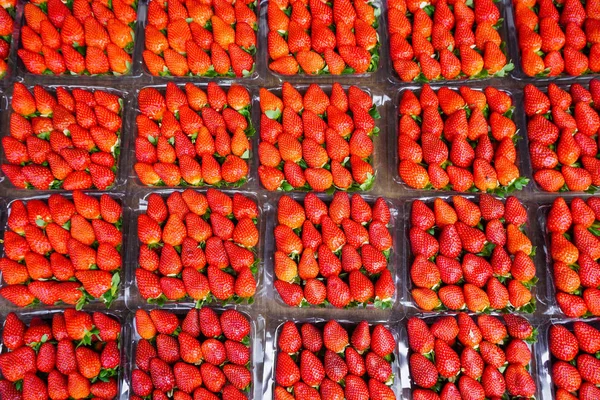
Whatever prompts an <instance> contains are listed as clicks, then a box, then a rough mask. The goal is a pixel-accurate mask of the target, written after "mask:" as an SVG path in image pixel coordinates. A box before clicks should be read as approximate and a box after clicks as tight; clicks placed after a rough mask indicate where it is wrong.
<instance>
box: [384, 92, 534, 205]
mask: <svg viewBox="0 0 600 400" xmlns="http://www.w3.org/2000/svg"><path fill="white" fill-rule="evenodd" d="M454 83H456V85H454ZM460 83H461V82H452V84H453V86H447V85H444V87H447V88H448V89H452V90H454V91H457V90H458V89H459V88H460V87H461V86H469V87H470V88H471V89H475V90H478V91H483V89H485V88H486V87H487V86H493V87H495V88H498V89H500V90H502V91H504V92H506V93H508V94H509V95H510V97H511V99H512V104H513V107H514V111H513V116H512V120H513V122H514V123H515V125H516V126H517V133H516V134H517V135H519V136H526V134H525V133H524V131H523V127H522V123H521V122H522V121H521V119H522V115H523V110H522V107H520V105H521V104H522V97H520V96H521V93H520V92H521V89H517V88H515V89H513V88H507V87H506V86H505V85H496V84H494V82H487V81H486V82H479V84H478V85H461V84H460ZM432 88H433V90H434V91H435V92H436V93H437V91H438V90H439V87H434V86H433V85H432ZM405 91H412V92H414V93H415V94H416V95H417V97H418V96H419V94H420V91H421V86H414V85H412V86H407V87H402V88H400V89H398V90H395V91H394V97H393V102H391V104H390V106H388V107H389V110H388V115H390V117H388V120H389V124H390V128H389V132H390V134H388V144H387V150H388V160H389V161H388V164H390V165H391V162H392V160H393V168H394V169H393V172H390V173H391V174H393V175H392V177H393V178H392V179H393V180H394V182H395V183H396V184H398V185H400V191H401V192H402V193H404V194H406V195H409V196H410V197H423V196H424V197H428V196H435V195H436V194H439V195H445V194H468V193H466V192H457V191H454V190H436V189H430V190H425V189H414V188H411V187H409V186H408V185H407V184H406V183H404V181H402V179H401V178H400V175H399V173H398V165H399V163H400V160H399V158H398V134H399V132H398V130H399V126H398V123H399V120H400V118H399V114H398V112H399V106H400V100H401V99H402V95H403V94H404V92H405ZM392 124H393V125H392ZM488 127H489V123H488ZM525 140H527V138H524V140H523V139H521V140H519V141H518V142H517V144H516V145H515V148H516V151H517V160H516V163H515V165H516V166H517V167H518V168H519V172H520V175H521V176H522V177H526V178H529V180H530V182H529V183H528V184H527V186H525V188H524V189H523V190H515V191H513V192H512V193H510V194H509V195H512V196H517V197H523V196H524V193H526V192H528V191H529V190H530V189H529V187H530V186H531V185H532V184H531V181H532V180H533V179H532V178H531V176H532V175H531V163H530V162H529V161H526V160H529V153H528V151H527V149H528V146H526V145H525ZM476 193H481V192H480V191H478V192H476Z"/></svg>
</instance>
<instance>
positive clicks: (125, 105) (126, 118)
mask: <svg viewBox="0 0 600 400" xmlns="http://www.w3.org/2000/svg"><path fill="white" fill-rule="evenodd" d="M30 83H31V82H30V81H29V80H28V81H27V82H26V86H27V89H28V90H29V91H30V92H32V90H33V87H34V86H35V85H34V84H30ZM38 84H39V85H41V86H43V88H44V89H46V90H47V91H48V92H50V93H51V94H55V92H56V88H57V87H61V88H64V89H66V90H68V91H69V92H70V91H72V90H73V89H83V90H88V91H90V92H94V91H96V90H102V91H105V92H108V93H111V94H114V95H116V96H119V97H120V98H121V99H122V105H121V129H120V133H119V142H120V144H119V146H120V149H119V155H118V156H117V157H116V160H115V165H116V167H117V170H116V172H115V181H114V183H113V185H112V186H111V187H110V188H108V189H107V190H104V192H124V190H125V186H126V183H127V168H126V165H127V159H128V156H127V154H128V153H129V139H128V138H129V136H130V135H131V129H132V127H131V125H132V123H131V120H132V116H131V115H130V108H131V102H132V98H131V93H130V92H129V91H127V90H123V89H114V88H112V87H110V86H109V87H105V86H82V85H80V84H77V85H66V84H56V85H46V84H44V83H38ZM12 92H13V89H12V88H11V90H10V92H9V93H8V94H5V96H4V102H0V103H1V104H2V106H1V111H2V114H3V117H4V118H3V119H0V126H1V128H2V133H0V138H3V137H5V136H10V115H11V114H12V113H13V112H14V111H13V110H12V107H11V101H12ZM134 125H135V124H134ZM0 147H1V149H0V165H1V164H7V163H8V161H7V160H6V154H5V152H4V148H3V147H2V146H0ZM0 179H1V182H0V190H1V189H4V190H5V191H15V192H17V193H19V194H18V195H25V194H27V193H48V194H50V193H56V192H65V190H64V189H62V188H61V189H48V190H37V189H24V188H19V187H16V186H14V185H13V184H12V183H11V182H10V180H9V179H8V178H7V177H6V176H5V175H4V172H2V171H0ZM86 190H98V189H94V188H90V189H86ZM15 195H17V194H16V193H15Z"/></svg>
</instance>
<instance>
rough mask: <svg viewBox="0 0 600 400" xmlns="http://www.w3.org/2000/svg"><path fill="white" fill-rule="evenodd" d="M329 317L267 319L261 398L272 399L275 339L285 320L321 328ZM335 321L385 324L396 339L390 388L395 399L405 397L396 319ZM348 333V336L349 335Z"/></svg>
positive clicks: (348, 324)
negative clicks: (392, 379)
mask: <svg viewBox="0 0 600 400" xmlns="http://www.w3.org/2000/svg"><path fill="white" fill-rule="evenodd" d="M330 319H331V318H318V317H289V318H283V317H280V318H279V319H276V318H273V319H270V320H269V321H268V325H267V332H266V337H265V353H264V372H263V392H262V399H265V400H270V399H274V391H275V386H276V383H275V366H276V365H277V354H278V353H279V349H278V348H277V341H278V339H279V334H280V333H281V327H282V326H283V324H284V323H285V322H287V321H293V322H295V323H296V325H297V326H299V325H302V324H304V323H311V324H313V325H316V326H317V327H318V328H320V329H322V328H323V326H324V325H325V323H326V322H327V321H329V320H330ZM335 320H336V321H337V322H339V323H340V325H342V326H343V327H344V328H346V329H347V330H348V329H352V328H354V327H356V325H358V323H359V322H361V321H363V320H367V322H368V323H369V326H371V327H373V326H374V325H383V326H385V327H386V328H387V329H388V330H389V331H390V332H391V333H392V335H393V336H394V339H396V348H395V349H394V352H393V355H394V360H393V361H392V363H391V365H392V374H394V383H393V384H392V385H391V386H390V388H391V389H392V390H393V391H394V393H395V394H396V398H397V399H405V398H406V397H404V396H403V395H402V391H403V389H402V388H403V387H404V385H403V384H402V380H401V375H402V365H401V360H402V354H401V353H402V347H403V346H402V342H401V340H402V338H401V332H400V329H401V325H400V323H399V322H397V321H392V320H390V319H389V318H388V319H376V318H368V319H367V318H363V319H360V318H357V317H356V316H351V315H350V314H347V315H346V316H345V317H343V318H335ZM350 335H351V333H349V335H348V336H350ZM402 379H403V378H402Z"/></svg>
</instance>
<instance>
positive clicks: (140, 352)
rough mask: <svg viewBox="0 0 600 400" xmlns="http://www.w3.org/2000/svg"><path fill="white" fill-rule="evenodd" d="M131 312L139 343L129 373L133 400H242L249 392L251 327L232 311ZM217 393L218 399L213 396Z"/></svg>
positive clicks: (245, 320) (243, 318) (240, 314)
mask: <svg viewBox="0 0 600 400" xmlns="http://www.w3.org/2000/svg"><path fill="white" fill-rule="evenodd" d="M180 315H182V314H180V313H177V314H175V313H171V312H168V311H165V310H152V311H150V312H147V311H145V310H143V309H139V310H137V312H136V313H135V328H136V331H137V334H138V335H139V336H140V339H139V340H138V341H137V344H136V349H135V360H132V364H133V363H135V364H134V370H133V372H132V374H131V388H132V390H133V394H132V395H131V399H132V400H140V399H142V398H148V397H150V396H152V398H163V399H167V398H168V397H167V396H169V397H170V396H171V394H172V398H174V399H191V398H192V396H193V397H194V398H195V399H218V398H223V399H245V398H246V395H245V394H244V391H248V390H250V389H251V387H252V372H251V368H252V363H251V360H250V354H251V348H250V346H249V344H250V334H251V326H250V322H249V321H248V319H247V318H246V316H244V314H242V313H240V312H238V311H236V310H227V311H223V312H222V313H221V314H220V315H219V314H217V313H216V312H215V311H214V310H213V309H211V308H208V307H204V308H201V309H200V310H197V309H195V308H192V309H191V310H190V311H188V312H187V314H186V315H185V317H184V318H183V320H181V321H180V320H179V316H180ZM217 394H220V395H221V396H222V397H217Z"/></svg>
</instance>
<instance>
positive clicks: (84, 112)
mask: <svg viewBox="0 0 600 400" xmlns="http://www.w3.org/2000/svg"><path fill="white" fill-rule="evenodd" d="M11 108H12V112H11V114H10V128H9V132H10V136H8V135H7V136H4V137H3V138H2V147H3V149H4V156H5V157H6V161H7V162H8V164H3V165H2V171H3V172H4V174H5V175H6V177H7V178H8V179H9V180H10V182H11V183H12V184H13V186H15V187H17V188H21V189H38V190H49V189H61V188H62V189H65V190H76V189H92V188H96V189H100V190H105V189H109V188H111V187H112V186H114V184H115V178H116V175H115V172H116V171H117V163H118V160H119V154H120V141H121V127H122V114H123V98H122V97H119V96H117V95H116V94H113V93H110V92H108V91H104V90H100V89H97V90H94V91H90V90H85V89H81V88H74V89H70V88H64V87H57V88H56V90H53V91H50V90H49V89H46V88H44V87H43V86H39V85H36V86H35V87H34V88H33V89H32V90H31V91H30V90H28V89H27V87H25V86H24V85H23V84H22V83H18V82H17V83H15V84H14V85H13V94H12V100H11Z"/></svg>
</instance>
